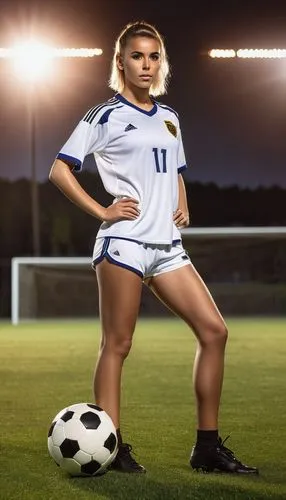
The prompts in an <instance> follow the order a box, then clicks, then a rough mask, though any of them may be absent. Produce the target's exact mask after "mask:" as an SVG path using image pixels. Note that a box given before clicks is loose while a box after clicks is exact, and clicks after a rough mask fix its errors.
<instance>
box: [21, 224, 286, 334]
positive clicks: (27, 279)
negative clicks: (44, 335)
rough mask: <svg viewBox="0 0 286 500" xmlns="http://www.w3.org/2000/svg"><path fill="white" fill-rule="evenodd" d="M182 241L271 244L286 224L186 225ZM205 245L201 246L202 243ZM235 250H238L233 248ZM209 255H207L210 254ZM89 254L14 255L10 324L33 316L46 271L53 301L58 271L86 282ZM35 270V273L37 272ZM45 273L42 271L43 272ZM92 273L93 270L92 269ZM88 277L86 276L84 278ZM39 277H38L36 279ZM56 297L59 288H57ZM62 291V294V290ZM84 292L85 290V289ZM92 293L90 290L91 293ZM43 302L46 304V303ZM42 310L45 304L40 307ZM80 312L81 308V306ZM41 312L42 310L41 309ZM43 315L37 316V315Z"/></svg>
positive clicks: (285, 233) (283, 233) (79, 282)
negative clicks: (49, 279)
mask: <svg viewBox="0 0 286 500" xmlns="http://www.w3.org/2000/svg"><path fill="white" fill-rule="evenodd" d="M181 234H182V238H183V241H185V243H186V244H187V243H191V244H192V243H193V244H195V242H196V241H202V242H205V241H212V239H215V240H216V239H220V240H228V241H231V240H233V239H235V240H236V241H238V240H245V239H247V238H248V239H249V240H250V239H251V240H252V241H253V240H255V239H259V238H261V239H262V240H261V241H265V240H272V242H273V243H274V245H275V241H277V239H278V241H279V242H280V243H281V242H282V241H283V245H284V239H285V238H286V227H284V226H278V227H273V226H272V227H268V226H267V227H189V228H187V229H183V230H182V231H181ZM204 248H205V247H204ZM237 251H238V252H239V250H237ZM281 253H282V259H283V258H284V257H283V255H284V247H282V249H280V255H281ZM210 258H211V257H210ZM220 258H221V259H225V258H226V255H225V254H221V255H220ZM91 262H92V258H91V256H90V257H14V258H13V259H12V263H11V322H12V324H13V325H17V324H18V323H19V322H20V321H21V320H22V318H24V319H26V320H27V319H33V318H35V319H37V317H38V316H37V308H38V307H39V304H38V303H37V302H38V294H39V288H38V287H39V286H40V287H42V289H43V288H44V286H45V280H46V278H50V275H51V274H52V273H54V281H52V282H51V284H50V285H49V286H50V289H51V290H50V295H45V291H44V290H42V292H41V297H50V299H49V298H47V302H49V301H50V302H53V301H52V300H51V297H53V292H52V288H53V287H56V286H57V283H58V282H59V281H60V273H65V275H68V274H69V273H74V274H73V276H72V277H71V278H70V283H73V284H74V287H78V288H79V289H80V288H81V287H82V284H83V283H87V275H83V273H82V271H81V270H84V272H85V273H88V276H89V275H90V273H93V272H92V270H91ZM37 270H38V271H39V273H40V272H41V279H40V285H38V284H37V283H36V278H37ZM76 271H78V272H76ZM39 273H38V274H39ZM45 273H46V275H45ZM93 274H94V273H93ZM88 279H90V278H88ZM38 281H39V280H38ZM58 293H59V295H58V297H60V292H58ZM62 295H63V294H62ZM87 295H89V292H88V291H87ZM91 295H92V293H91ZM41 300H42V302H41V304H42V305H41V307H43V304H44V298H43V299H41ZM55 304H57V298H55V303H54V304H53V303H51V307H50V309H51V310H52V308H53V307H54V308H55ZM46 305H47V304H46ZM44 312H45V308H44ZM83 313H84V310H83ZM43 314H44V313H43ZM46 314H47V316H48V317H50V314H51V311H47V310H46ZM42 317H44V316H41V318H42Z"/></svg>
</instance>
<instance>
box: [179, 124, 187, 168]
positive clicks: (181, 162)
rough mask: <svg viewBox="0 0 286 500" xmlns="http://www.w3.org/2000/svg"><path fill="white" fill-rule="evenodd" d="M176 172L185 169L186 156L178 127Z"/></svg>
mask: <svg viewBox="0 0 286 500" xmlns="http://www.w3.org/2000/svg"><path fill="white" fill-rule="evenodd" d="M178 143H179V144H178V174H180V173H181V172H183V171H184V170H186V168H187V164H186V158H185V151H184V146H183V141H182V134H181V130H180V129H179V134H178Z"/></svg>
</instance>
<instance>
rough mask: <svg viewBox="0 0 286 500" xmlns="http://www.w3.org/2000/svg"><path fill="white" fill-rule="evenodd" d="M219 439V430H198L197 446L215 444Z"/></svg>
mask: <svg viewBox="0 0 286 500" xmlns="http://www.w3.org/2000/svg"><path fill="white" fill-rule="evenodd" d="M217 441H218V430H217V429H216V430H200V429H198V430H197V442H196V446H214V445H215V444H216V443H217Z"/></svg>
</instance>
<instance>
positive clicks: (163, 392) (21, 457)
mask: <svg viewBox="0 0 286 500" xmlns="http://www.w3.org/2000/svg"><path fill="white" fill-rule="evenodd" d="M227 323H228V326H229V330H230V337H229V342H228V347H227V353H226V369H225V382H224V388H223V397H222V405H221V416H220V421H221V423H220V433H221V435H222V437H226V436H227V435H228V434H231V437H230V439H229V440H228V442H227V446H228V447H230V448H232V449H233V450H234V451H235V453H236V454H237V456H238V458H241V459H242V461H244V462H246V463H249V464H252V465H256V466H258V467H259V469H260V471H261V473H260V476H258V477H237V476H236V477H235V476H229V475H222V474H208V475H205V474H198V473H195V472H193V471H192V470H191V469H190V467H189V465H188V459H189V453H190V449H191V446H192V444H193V441H194V437H195V430H196V422H195V406H194V396H193V393H192V386H191V376H192V362H193V357H194V350H195V340H194V338H193V336H192V334H191V333H190V332H189V331H188V328H187V327H186V326H185V324H184V323H182V322H179V321H178V320H177V319H171V320H164V321H162V320H143V319H140V320H139V322H138V325H137V329H136V334H135V338H134V344H133V349H132V352H131V354H130V356H129V358H128V359H127V361H126V364H125V370H124V378H123V395H122V430H123V436H126V437H127V438H128V439H127V440H128V441H130V442H131V443H132V445H133V447H134V449H135V452H136V457H137V458H138V459H139V461H141V463H143V464H144V465H145V466H146V468H147V470H148V473H147V474H146V475H144V476H140V477H138V476H136V475H135V477H134V476H133V475H125V474H120V473H116V472H114V471H112V472H108V473H107V474H106V475H104V476H102V477H98V478H70V477H69V476H67V475H66V473H65V472H64V471H62V470H61V469H59V468H58V467H57V466H56V465H55V463H54V462H53V461H52V459H51V458H50V457H49V455H48V450H47V431H48V428H49V426H50V422H51V420H52V419H53V417H54V416H55V414H56V413H57V412H58V411H59V410H61V409H62V408H64V407H65V406H67V405H69V404H73V403H76V402H81V401H92V392H91V381H92V375H93V367H94V362H95V358H96V354H97V346H98V339H99V330H100V328H99V324H98V323H97V322H93V323H92V322H73V323H53V322H51V323H33V324H25V325H20V326H18V327H12V326H11V325H8V324H1V325H0V380H1V391H0V412H1V418H0V420H1V428H0V429H1V430H0V432H1V435H0V499H1V500H10V499H11V500H12V499H13V500H14V499H15V500H36V499H41V500H89V499H92V500H99V499H102V500H104V499H116V500H117V499H118V500H120V499H126V500H137V499H138V500H139V499H140V500H153V499H162V500H169V499H170V500H173V499H182V500H185V499H192V500H197V499H200V500H208V499H214V500H217V499H218V500H234V499H235V500H239V499H249V500H256V499H257V500H264V499H285V498H286V472H285V471H286V421H285V415H286V398H285V383H286V320H285V319H284V320H282V319H278V318H277V319H270V320H268V319H228V320H227Z"/></svg>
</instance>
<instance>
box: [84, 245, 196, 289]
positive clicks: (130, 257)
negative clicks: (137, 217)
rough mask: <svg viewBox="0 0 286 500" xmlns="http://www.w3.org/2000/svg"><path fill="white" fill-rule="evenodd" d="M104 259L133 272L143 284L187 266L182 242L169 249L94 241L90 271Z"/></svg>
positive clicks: (168, 247)
mask: <svg viewBox="0 0 286 500" xmlns="http://www.w3.org/2000/svg"><path fill="white" fill-rule="evenodd" d="M104 258H105V259H107V260H108V261H109V262H111V263H112V264H116V265H117V266H120V267H124V268H125V269H129V270H130V271H133V272H134V273H136V274H138V276H140V277H141V278H142V279H143V280H144V279H147V278H151V277H152V276H157V275H158V274H161V273H166V272H168V271H173V270H174V269H178V268H179V267H182V266H186V265H187V264H190V258H189V256H188V254H187V252H186V251H185V249H184V248H183V246H182V242H181V241H177V242H174V243H173V244H171V245H156V244H153V243H152V244H151V243H142V242H140V241H133V240H128V239H124V238H112V237H106V238H97V239H96V242H95V245H94V250H93V259H92V267H93V269H95V267H96V265H97V264H99V262H101V261H102V260H103V259H104Z"/></svg>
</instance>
